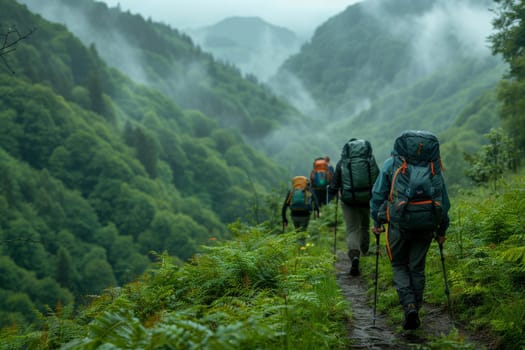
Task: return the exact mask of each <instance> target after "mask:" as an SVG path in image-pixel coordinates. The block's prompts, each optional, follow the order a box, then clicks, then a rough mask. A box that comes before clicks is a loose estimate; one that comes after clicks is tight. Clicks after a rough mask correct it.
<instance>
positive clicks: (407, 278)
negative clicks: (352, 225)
mask: <svg viewBox="0 0 525 350" xmlns="http://www.w3.org/2000/svg"><path fill="white" fill-rule="evenodd" d="M370 208H371V216H372V219H373V221H374V227H373V229H372V231H373V232H374V234H376V235H379V234H380V233H381V232H383V231H384V229H383V224H386V223H388V224H389V225H388V230H387V233H386V235H387V236H386V241H387V252H388V257H389V259H390V262H391V266H392V272H393V280H394V281H393V283H394V287H395V289H396V291H397V294H398V297H399V302H400V304H401V305H402V307H403V309H404V312H405V317H404V320H403V328H404V329H406V330H413V329H416V328H418V327H419V326H420V324H421V321H420V319H419V310H420V308H421V305H422V303H423V290H424V288H425V260H426V255H427V252H428V249H429V247H430V243H431V242H432V238H433V237H434V234H436V236H435V237H436V240H437V241H438V243H439V244H440V246H441V245H442V244H443V242H444V241H445V232H446V230H447V228H448V225H449V217H448V210H449V208H450V202H449V198H448V194H447V189H446V186H445V182H444V180H443V176H442V165H441V159H440V155H439V142H438V140H437V138H436V137H435V136H434V135H433V134H432V133H430V132H428V131H411V130H409V131H405V132H403V133H402V134H401V135H400V136H399V137H398V138H397V139H396V140H395V142H394V150H393V152H392V155H391V157H390V158H389V159H387V160H386V161H385V163H384V164H383V166H382V168H381V171H380V174H379V177H378V179H377V181H376V183H375V185H374V188H373V190H372V200H371V204H370ZM407 213H408V214H409V215H407Z"/></svg>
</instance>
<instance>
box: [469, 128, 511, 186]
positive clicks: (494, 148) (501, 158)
mask: <svg viewBox="0 0 525 350" xmlns="http://www.w3.org/2000/svg"><path fill="white" fill-rule="evenodd" d="M485 137H487V139H488V140H489V144H488V145H485V146H483V147H481V149H480V150H479V151H478V152H477V153H476V154H473V155H471V154H465V160H466V161H467V162H468V163H469V164H470V167H469V168H468V169H467V170H466V171H465V174H466V175H467V176H468V177H469V178H470V179H472V180H473V181H474V182H475V183H478V184H481V183H488V182H490V181H492V182H493V184H494V189H496V185H497V180H498V179H499V178H501V176H502V175H503V174H504V173H505V172H507V171H508V170H513V169H516V167H517V162H518V154H519V153H518V151H517V149H516V146H515V144H514V142H513V140H512V139H511V138H510V137H508V136H507V135H506V134H505V133H504V132H503V130H502V129H492V130H491V131H490V132H489V133H488V134H486V135H485Z"/></svg>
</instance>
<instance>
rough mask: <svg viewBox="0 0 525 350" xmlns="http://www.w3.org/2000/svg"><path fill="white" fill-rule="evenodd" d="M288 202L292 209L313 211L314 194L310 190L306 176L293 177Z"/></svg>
mask: <svg viewBox="0 0 525 350" xmlns="http://www.w3.org/2000/svg"><path fill="white" fill-rule="evenodd" d="M288 204H289V205H290V209H291V210H292V211H311V210H312V194H311V193H310V191H309V190H308V179H307V178H306V176H295V177H294V178H293V179H292V189H291V191H290V195H289V196H288Z"/></svg>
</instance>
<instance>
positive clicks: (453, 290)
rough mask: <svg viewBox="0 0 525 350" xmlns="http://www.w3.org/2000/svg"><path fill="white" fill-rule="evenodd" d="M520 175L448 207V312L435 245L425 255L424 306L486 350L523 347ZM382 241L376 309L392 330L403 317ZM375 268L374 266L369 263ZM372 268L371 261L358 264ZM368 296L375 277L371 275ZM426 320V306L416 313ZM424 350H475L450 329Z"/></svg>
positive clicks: (524, 180) (524, 200) (523, 191)
mask: <svg viewBox="0 0 525 350" xmlns="http://www.w3.org/2000/svg"><path fill="white" fill-rule="evenodd" d="M524 213H525V177H524V176H523V175H521V176H516V177H514V178H511V179H509V180H507V182H505V183H503V181H502V183H501V184H500V186H499V190H498V191H497V192H494V191H492V190H489V189H477V190H476V191H469V192H464V193H461V194H459V195H458V196H457V197H456V198H454V200H453V201H452V209H451V211H450V216H451V225H450V228H449V230H448V232H447V241H446V242H445V244H444V249H443V258H444V264H445V268H446V273H447V277H448V279H447V284H448V287H449V290H450V299H451V309H450V310H448V309H447V297H446V294H445V280H444V275H443V270H442V262H441V256H440V253H439V249H438V245H437V243H435V242H433V243H432V245H431V247H430V250H429V253H428V257H427V266H426V277H427V283H426V288H425V296H424V297H425V301H427V302H428V303H431V304H434V305H436V306H438V307H442V308H443V309H445V310H447V312H449V313H450V315H451V316H452V318H453V320H454V324H455V325H456V326H458V327H460V328H462V329H465V330H467V331H469V333H470V334H472V335H473V336H474V339H471V340H472V341H473V342H474V341H476V342H477V344H484V345H481V346H485V347H486V348H488V349H523V348H524V347H525V336H524V335H525V334H524V330H525V300H524V298H523V295H524V294H523V289H524V287H525V217H524V216H523V214H524ZM384 246H385V242H384V235H382V237H381V247H382V252H381V258H380V271H381V272H380V274H379V287H378V290H379V291H380V292H379V298H378V310H380V311H381V312H383V313H385V314H387V315H388V316H389V317H390V319H391V321H392V323H393V324H400V323H401V320H402V317H403V314H402V311H401V308H400V306H399V304H398V298H397V295H396V292H395V290H394V289H393V287H392V272H391V268H390V264H389V262H388V258H387V256H386V252H385V251H384ZM374 262H375V261H374ZM364 263H365V264H368V266H367V267H364V269H367V270H368V271H372V269H374V268H375V266H371V264H372V262H371V260H370V259H368V260H365V261H364ZM369 283H370V290H369V293H370V294H371V293H373V284H372V283H373V275H370V276H369ZM422 312H423V317H424V312H425V310H424V308H423V310H422ZM428 346H429V348H430V349H465V348H469V349H478V348H479V346H480V345H473V343H471V344H469V340H468V339H464V338H463V336H461V335H460V334H459V332H457V330H454V332H452V333H451V334H448V335H443V337H442V338H441V339H436V340H434V341H432V343H431V344H429V345H428Z"/></svg>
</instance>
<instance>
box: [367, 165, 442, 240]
mask: <svg viewBox="0 0 525 350" xmlns="http://www.w3.org/2000/svg"><path fill="white" fill-rule="evenodd" d="M393 161H394V158H392V157H390V158H388V159H387V160H386V161H385V162H384V163H383V166H382V167H381V170H380V172H379V176H378V177H377V180H376V182H375V184H374V187H373V189H372V199H371V200H370V216H372V219H373V220H374V226H375V227H379V226H380V224H379V221H380V220H378V217H377V215H378V212H379V208H380V207H381V205H383V203H384V202H385V201H387V200H388V196H389V194H390V187H391V184H392V176H393V175H394V168H393V165H392V163H393ZM441 190H442V193H443V203H442V206H443V214H444V215H443V220H442V222H441V224H440V225H439V228H438V231H437V234H438V235H439V236H444V235H445V232H446V230H447V229H448V226H449V224H450V219H449V216H448V211H449V209H450V199H449V198H448V192H447V186H446V185H445V182H443V188H442V189H441Z"/></svg>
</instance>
